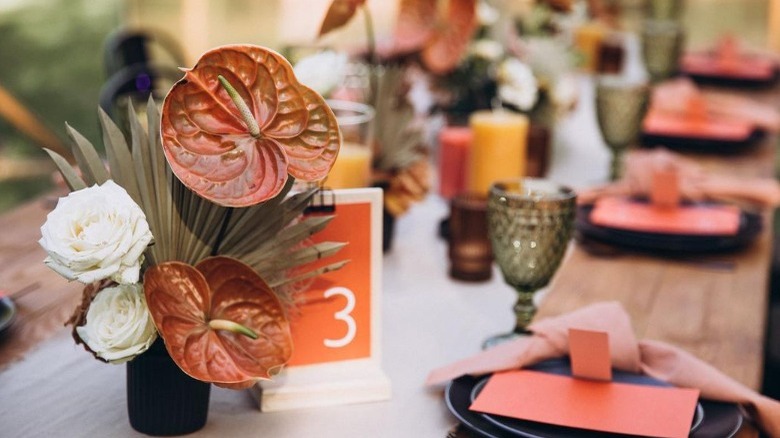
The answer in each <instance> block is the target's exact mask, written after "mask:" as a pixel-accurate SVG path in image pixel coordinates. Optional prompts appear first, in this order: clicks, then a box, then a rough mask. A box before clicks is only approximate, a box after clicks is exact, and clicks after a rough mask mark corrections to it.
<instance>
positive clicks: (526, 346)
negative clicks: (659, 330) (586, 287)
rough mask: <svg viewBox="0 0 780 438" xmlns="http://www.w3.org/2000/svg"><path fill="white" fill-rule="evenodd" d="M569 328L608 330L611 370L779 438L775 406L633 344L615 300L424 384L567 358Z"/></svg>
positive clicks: (696, 363) (544, 323) (703, 368)
mask: <svg viewBox="0 0 780 438" xmlns="http://www.w3.org/2000/svg"><path fill="white" fill-rule="evenodd" d="M570 328H579V329H587V330H597V331H605V332H607V333H608V334H609V351H610V356H611V359H612V365H613V366H614V367H615V368H617V369H620V370H624V371H628V372H632V373H644V374H646V375H648V376H651V377H654V378H656V379H659V380H663V381H666V382H668V383H670V384H672V385H674V386H680V387H687V388H697V389H699V390H700V391H701V397H702V398H704V399H709V400H718V401H724V402H731V403H739V404H741V405H742V406H743V407H744V408H745V409H746V411H747V412H748V413H749V414H750V415H751V416H752V419H753V421H755V423H756V424H757V425H758V427H759V428H760V429H761V430H763V431H764V432H765V433H766V434H768V435H769V436H770V437H776V438H780V402H778V401H776V400H772V399H770V398H768V397H765V396H763V395H761V394H758V393H756V392H755V391H753V390H751V389H749V388H747V387H746V386H744V385H742V384H740V383H738V382H737V381H735V380H733V379H731V378H730V377H728V376H726V375H725V374H723V373H721V372H720V371H718V370H717V369H715V368H714V367H713V366H711V365H709V364H707V363H705V362H703V361H701V360H699V359H697V358H696V357H694V356H693V355H691V354H689V353H686V352H685V351H683V350H681V349H679V348H677V347H673V346H671V345H669V344H665V343H663V342H658V341H637V339H636V337H635V336H634V331H633V328H632V326H631V321H630V319H629V316H628V314H627V313H626V311H625V310H624V309H623V307H622V306H621V305H620V304H619V303H617V302H604V303H597V304H593V305H590V306H587V307H583V308H581V309H579V310H577V311H574V312H571V313H568V314H565V315H561V316H558V317H555V318H547V319H543V320H541V321H538V322H535V323H533V324H532V325H531V327H530V329H531V331H532V332H533V335H532V336H526V337H521V338H518V339H516V340H513V341H509V342H506V343H503V344H500V345H498V346H497V347H494V348H491V349H489V350H486V351H482V352H480V353H478V354H476V355H474V356H471V357H469V358H466V359H463V360H460V361H458V362H455V363H452V364H450V365H447V366H444V367H441V368H438V369H435V370H433V371H432V372H431V373H430V374H429V375H428V378H427V380H426V385H429V386H430V385H440V384H443V383H445V382H448V381H450V380H452V379H455V378H457V377H460V376H463V375H466V374H470V375H481V374H488V373H492V372H497V371H506V370H514V369H518V368H523V367H526V366H529V365H533V364H535V363H537V362H541V361H543V360H546V359H553V358H557V357H562V356H566V355H567V354H568V353H569V338H568V333H569V329H570Z"/></svg>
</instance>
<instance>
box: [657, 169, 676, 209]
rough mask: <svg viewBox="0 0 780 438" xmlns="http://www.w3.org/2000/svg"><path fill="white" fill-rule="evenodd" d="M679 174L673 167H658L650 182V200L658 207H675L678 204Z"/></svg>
mask: <svg viewBox="0 0 780 438" xmlns="http://www.w3.org/2000/svg"><path fill="white" fill-rule="evenodd" d="M680 198H681V195H680V175H679V174H678V172H677V170H676V169H674V168H667V169H658V170H656V171H655V172H653V176H652V181H651V182H650V201H652V203H653V205H654V206H656V207H660V208H677V207H678V206H679V204H680Z"/></svg>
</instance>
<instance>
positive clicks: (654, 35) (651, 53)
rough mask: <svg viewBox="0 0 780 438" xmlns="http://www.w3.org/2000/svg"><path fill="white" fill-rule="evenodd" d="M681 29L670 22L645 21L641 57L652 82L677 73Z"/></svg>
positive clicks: (674, 22)
mask: <svg viewBox="0 0 780 438" xmlns="http://www.w3.org/2000/svg"><path fill="white" fill-rule="evenodd" d="M683 39H684V35H683V29H682V26H681V25H680V23H678V22H676V21H672V20H647V21H646V22H645V24H644V26H643V27H642V57H643V59H644V61H645V68H646V69H647V72H648V73H649V74H650V78H651V79H652V80H653V82H660V81H663V80H664V79H668V78H670V77H672V76H673V75H674V74H675V73H677V69H678V63H679V59H680V53H681V51H682V46H683Z"/></svg>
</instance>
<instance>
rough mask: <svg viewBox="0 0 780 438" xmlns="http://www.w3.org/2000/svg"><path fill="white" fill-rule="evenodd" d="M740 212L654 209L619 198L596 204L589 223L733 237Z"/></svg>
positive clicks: (708, 208)
mask: <svg viewBox="0 0 780 438" xmlns="http://www.w3.org/2000/svg"><path fill="white" fill-rule="evenodd" d="M739 220H740V210H739V208H737V207H735V206H733V205H680V206H679V207H677V208H658V207H656V206H654V205H653V204H648V203H643V202H638V201H633V200H631V199H628V198H621V197H605V198H601V199H599V200H598V201H596V205H595V206H594V207H593V210H592V211H591V213H590V221H591V223H593V224H594V225H599V226H602V227H610V228H619V229H624V230H632V231H644V232H650V233H667V234H687V235H690V234H696V235H722V236H728V235H734V234H737V231H738V230H739Z"/></svg>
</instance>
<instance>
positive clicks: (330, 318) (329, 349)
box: [253, 188, 390, 412]
mask: <svg viewBox="0 0 780 438" xmlns="http://www.w3.org/2000/svg"><path fill="white" fill-rule="evenodd" d="M333 194H334V197H333V199H334V201H335V204H336V208H335V212H334V213H335V218H334V219H333V221H332V222H330V224H328V226H327V227H326V228H325V230H323V231H322V232H320V233H317V234H316V235H315V236H314V240H315V241H317V242H324V241H332V242H349V244H348V245H347V246H346V247H344V249H342V250H341V251H340V252H339V253H338V255H337V257H338V258H340V259H345V260H347V259H348V260H349V263H348V264H347V265H346V266H344V267H343V268H341V269H340V270H338V271H335V272H329V273H327V274H324V275H322V276H320V277H319V278H317V279H316V280H315V281H314V282H313V283H312V284H311V286H310V287H309V289H308V290H307V292H305V295H304V300H303V303H302V304H300V305H299V307H298V312H297V313H295V314H293V315H291V327H292V335H293V345H294V351H293V356H292V358H291V359H290V362H289V363H288V366H287V367H286V368H285V370H284V371H283V372H282V373H281V374H280V375H278V376H276V377H274V379H273V380H272V381H268V382H261V383H260V384H259V385H258V386H255V387H254V388H253V393H254V394H255V395H256V396H257V397H256V398H257V399H258V402H259V404H260V409H261V410H262V411H264V412H271V411H281V410H288V409H297V408H304V407H313V406H327V405H336V404H347V403H361V402H368V401H376V400H385V399H388V398H389V397H390V382H389V380H388V379H387V377H386V376H385V374H384V373H383V372H382V369H381V354H380V353H381V351H380V350H381V345H380V327H381V321H380V317H381V307H380V306H381V296H380V294H381V290H380V288H381V284H382V278H381V269H382V249H381V248H382V191H381V189H371V188H366V189H345V190H335V191H333ZM332 261H333V260H331V262H332Z"/></svg>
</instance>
